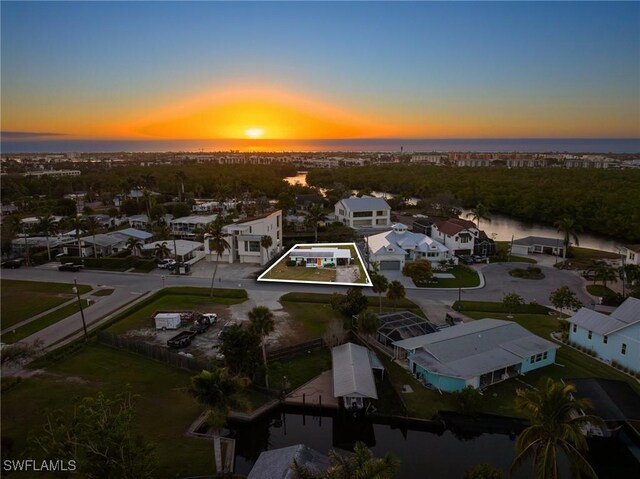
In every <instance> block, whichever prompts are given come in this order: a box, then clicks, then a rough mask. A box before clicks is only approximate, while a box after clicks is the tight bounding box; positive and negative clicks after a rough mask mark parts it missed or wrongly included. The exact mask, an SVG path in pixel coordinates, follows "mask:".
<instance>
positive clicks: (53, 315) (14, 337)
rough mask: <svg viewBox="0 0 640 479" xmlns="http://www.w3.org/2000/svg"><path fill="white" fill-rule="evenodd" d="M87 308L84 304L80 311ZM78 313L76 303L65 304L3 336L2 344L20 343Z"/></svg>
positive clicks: (79, 325) (79, 323)
mask: <svg viewBox="0 0 640 479" xmlns="http://www.w3.org/2000/svg"><path fill="white" fill-rule="evenodd" d="M93 304H95V303H91V305H93ZM88 307H89V306H87V303H84V304H83V306H82V309H84V310H85V311H86V309H87V308H88ZM79 311H80V308H79V307H78V302H77V301H74V302H73V303H71V304H67V305H66V306H63V307H62V308H59V309H56V310H55V311H51V312H50V313H48V314H45V315H44V316H42V317H40V318H38V319H36V320H34V321H31V322H30V323H27V324H25V325H24V326H21V327H19V328H18V329H16V330H15V333H14V332H13V331H10V332H7V333H5V334H3V335H2V342H3V343H8V344H11V343H15V342H16V341H20V340H21V339H24V338H26V337H27V336H30V335H32V334H34V333H37V332H38V331H40V330H41V329H44V328H46V327H48V326H51V325H52V324H55V323H57V322H58V321H61V320H63V319H65V318H68V317H69V316H71V315H72V314H75V313H78V312H79ZM80 327H82V323H81V322H80V321H78V328H80Z"/></svg>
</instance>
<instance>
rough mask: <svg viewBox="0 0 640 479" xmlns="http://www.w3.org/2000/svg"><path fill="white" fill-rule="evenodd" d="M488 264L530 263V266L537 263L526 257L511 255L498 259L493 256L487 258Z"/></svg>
mask: <svg viewBox="0 0 640 479" xmlns="http://www.w3.org/2000/svg"><path fill="white" fill-rule="evenodd" d="M489 262H490V263H531V264H536V263H537V261H536V260H535V259H533V258H529V257H528V256H514V255H511V256H509V257H507V258H498V257H495V256H494V257H491V258H489Z"/></svg>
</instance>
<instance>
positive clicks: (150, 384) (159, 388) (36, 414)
mask: <svg viewBox="0 0 640 479" xmlns="http://www.w3.org/2000/svg"><path fill="white" fill-rule="evenodd" d="M190 376H191V374H190V373H188V372H186V371H181V370H177V369H174V368H171V367H169V366H167V365H165V364H162V363H160V362H156V361H153V360H150V359H147V358H143V357H141V356H137V355H134V354H131V353H127V352H123V351H119V350H115V349H111V348H108V347H106V346H102V345H99V344H96V343H93V342H91V343H89V344H88V345H86V346H84V347H83V348H82V349H81V350H80V351H79V352H77V353H76V354H74V355H72V356H70V357H67V358H65V359H62V360H60V361H59V362H57V363H55V364H53V365H50V366H49V367H47V368H46V371H45V374H44V375H37V376H34V377H30V378H25V379H23V380H22V381H21V382H20V383H19V384H18V385H17V386H15V387H13V388H11V389H10V390H9V391H6V392H3V394H2V439H3V444H4V443H5V441H12V447H11V449H10V450H9V451H7V450H6V449H5V448H3V449H5V450H3V454H4V453H7V454H8V455H9V456H8V457H10V458H17V457H19V456H20V455H23V454H24V455H26V457H31V456H30V455H29V453H26V452H25V450H26V447H27V438H28V436H30V435H33V434H37V433H38V432H39V431H40V430H41V427H42V425H43V424H44V421H45V418H46V412H47V411H51V410H56V409H62V410H63V411H70V409H71V408H72V407H73V405H74V404H75V403H76V402H77V400H78V399H79V398H82V397H84V396H89V395H91V396H94V395H96V394H97V393H98V392H99V391H102V392H104V393H105V394H108V395H112V394H116V393H118V392H122V390H123V388H124V387H125V385H127V384H128V385H130V387H131V390H132V392H133V393H134V394H137V395H139V398H138V399H137V403H136V407H135V411H136V425H137V427H138V430H139V431H140V433H141V434H143V435H144V436H145V437H146V438H147V439H148V440H149V441H151V442H153V443H154V444H156V456H157V458H158V462H159V464H158V468H157V470H156V472H155V474H154V477H159V478H162V477H166V478H169V477H186V476H195V475H205V474H207V475H208V474H212V473H213V470H214V465H213V453H212V444H211V442H209V441H206V440H202V439H195V438H189V437H186V436H185V435H184V434H185V432H186V430H187V428H188V427H189V425H190V424H191V423H192V422H193V421H194V420H195V419H196V418H197V417H198V415H199V414H200V413H201V412H202V408H201V406H200V405H198V404H197V403H196V402H195V400H194V399H192V398H191V396H190V395H189V394H188V393H187V392H186V390H185V388H186V387H187V386H188V384H189V378H190Z"/></svg>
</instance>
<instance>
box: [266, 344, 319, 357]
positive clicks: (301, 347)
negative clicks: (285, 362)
mask: <svg viewBox="0 0 640 479" xmlns="http://www.w3.org/2000/svg"><path fill="white" fill-rule="evenodd" d="M324 346H325V344H324V341H323V340H322V338H317V339H312V340H311V341H307V342H306V343H300V344H294V345H293V346H287V347H284V348H278V349H272V350H271V351H267V359H268V360H269V361H278V360H280V359H288V358H290V357H293V356H297V355H298V354H300V353H304V352H307V351H316V350H318V349H322V348H323V347H324Z"/></svg>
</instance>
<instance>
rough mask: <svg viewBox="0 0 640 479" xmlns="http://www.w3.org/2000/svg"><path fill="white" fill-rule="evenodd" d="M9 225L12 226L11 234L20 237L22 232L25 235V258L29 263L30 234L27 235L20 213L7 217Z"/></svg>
mask: <svg viewBox="0 0 640 479" xmlns="http://www.w3.org/2000/svg"><path fill="white" fill-rule="evenodd" d="M7 221H8V223H9V226H10V228H11V236H15V237H18V235H20V234H22V235H23V237H24V258H25V262H26V264H27V265H28V264H29V236H28V235H27V231H26V228H25V225H24V223H23V222H22V218H20V216H19V215H15V214H14V215H11V216H9V217H8V218H7Z"/></svg>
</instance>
